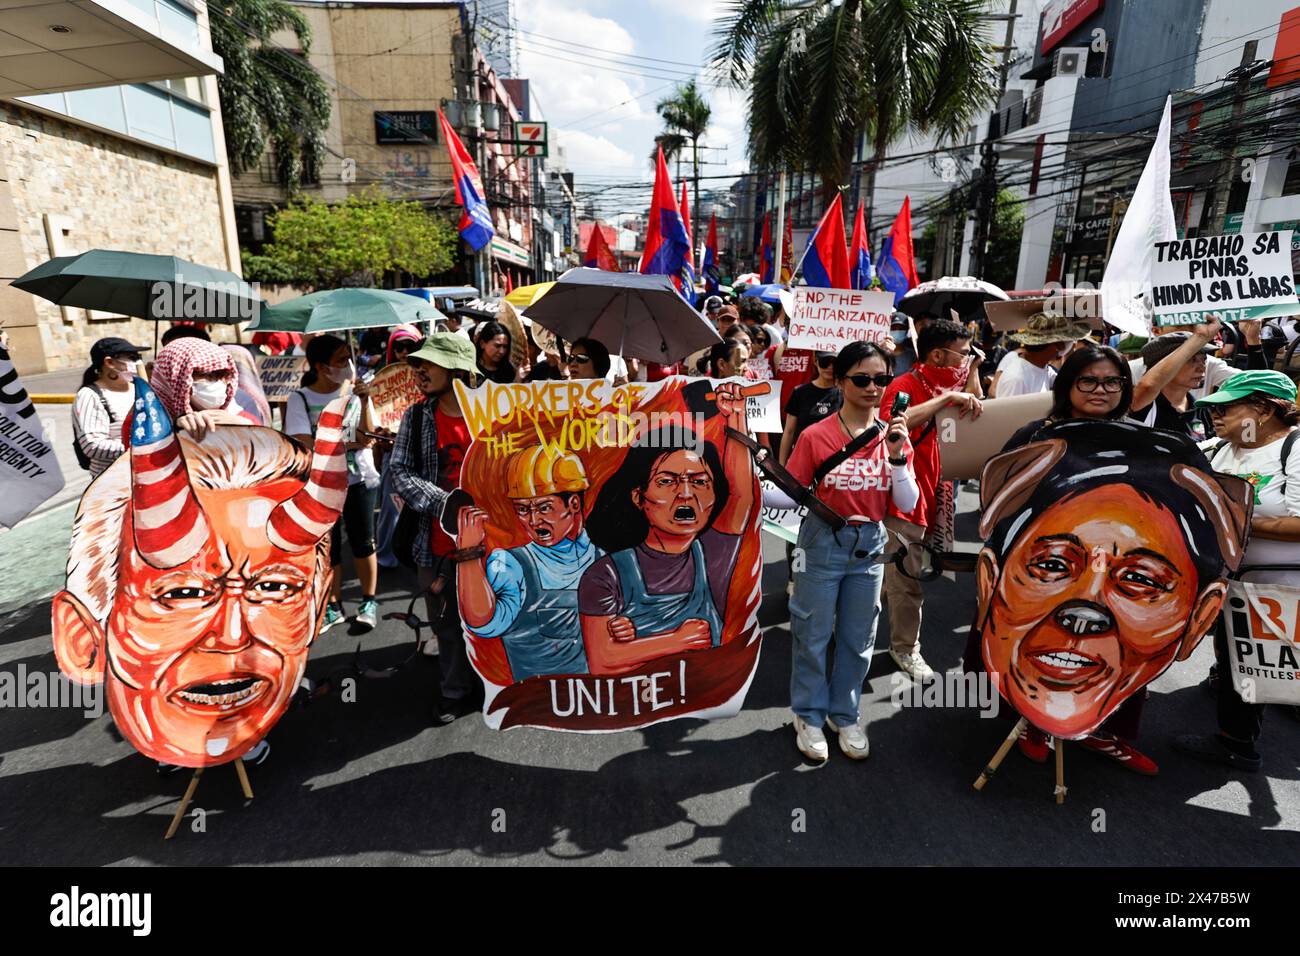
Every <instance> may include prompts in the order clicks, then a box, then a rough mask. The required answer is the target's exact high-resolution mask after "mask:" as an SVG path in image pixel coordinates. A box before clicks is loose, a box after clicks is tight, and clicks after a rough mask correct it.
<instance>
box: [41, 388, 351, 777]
mask: <svg viewBox="0 0 1300 956" xmlns="http://www.w3.org/2000/svg"><path fill="white" fill-rule="evenodd" d="M135 389H136V400H135V411H134V415H133V418H132V423H131V433H130V441H131V448H130V453H129V454H128V455H124V456H123V457H122V458H120V459H119V460H118V461H117V462H116V463H115V464H114V465H113V466H111V467H110V468H109V469H108V470H107V471H105V472H104V473H103V474H102V475H100V476H99V477H98V478H97V479H96V480H95V481H94V482H93V483H92V484H91V486H90V488H89V489H87V491H86V494H85V495H84V497H83V498H82V502H81V506H80V508H79V509H78V512H77V518H76V522H75V524H74V528H73V536H72V545H71V551H70V556H69V560H68V581H67V587H66V589H65V590H63V591H60V592H59V593H58V594H57V595H56V596H55V598H54V603H53V623H54V650H55V656H56V657H57V659H58V661H59V666H60V668H61V669H62V670H63V672H64V673H65V674H67V675H68V676H69V677H70V678H72V679H74V680H77V681H80V682H82V683H86V684H90V683H95V682H98V681H100V680H103V681H104V684H105V689H106V692H107V696H108V702H109V709H110V710H111V711H112V714H113V719H114V721H115V722H116V723H117V726H118V728H119V729H120V730H121V731H122V734H123V736H124V737H126V739H127V740H128V741H129V742H130V743H131V745H132V746H134V747H135V748H136V749H137V750H139V751H140V752H141V753H143V754H145V755H146V756H149V757H152V758H153V759H155V760H158V761H161V762H163V763H167V764H173V765H178V766H183V767H204V766H209V765H214V764H219V763H225V762H227V761H230V760H234V759H237V758H239V757H241V756H242V755H243V754H245V753H246V752H247V751H249V750H250V749H251V748H252V747H254V746H255V745H257V744H258V742H259V741H261V740H262V738H263V737H264V736H265V735H266V733H267V732H268V731H269V730H270V728H271V727H272V726H273V725H274V724H275V722H276V721H277V720H279V718H280V716H281V715H282V714H283V713H284V711H285V709H286V708H287V707H288V704H289V702H290V700H291V698H292V696H293V694H294V692H295V691H296V690H297V688H298V684H299V682H300V680H301V679H302V675H303V671H304V669H305V667H306V662H307V650H308V647H309V646H310V644H311V642H312V639H313V638H314V637H315V635H316V633H317V629H318V627H319V624H320V619H321V616H322V614H323V613H324V609H325V601H326V599H327V597H328V594H329V556H328V538H327V535H328V532H329V529H330V527H331V526H332V525H333V524H334V522H335V520H337V518H338V515H339V513H340V512H341V510H342V507H343V499H344V496H345V494H346V490H347V469H346V464H345V462H344V446H343V442H342V434H341V425H342V403H341V402H339V403H336V405H337V407H336V406H331V407H329V408H327V409H325V411H324V412H322V415H321V423H320V428H319V429H318V431H317V435H316V440H315V449H314V451H313V452H312V453H310V454H309V453H308V452H307V451H305V450H304V449H303V448H301V446H299V445H297V444H296V443H294V442H293V441H291V440H290V439H288V438H285V437H284V436H282V435H279V434H278V433H276V432H274V431H271V430H269V429H265V428H256V427H250V428H218V429H214V430H211V431H209V432H208V433H207V435H205V437H204V438H203V439H202V440H201V441H196V440H194V439H192V438H190V437H189V436H188V435H186V436H184V437H182V436H180V435H178V434H177V433H176V432H175V431H174V430H173V427H172V423H171V421H170V419H169V418H168V417H167V414H166V411H165V410H164V408H163V406H162V403H161V402H159V401H158V398H157V396H156V395H155V394H154V392H153V391H152V390H151V389H150V387H149V386H148V385H147V384H146V383H145V382H144V380H143V379H140V378H137V379H136V380H135ZM322 540H324V542H325V543H324V544H322Z"/></svg>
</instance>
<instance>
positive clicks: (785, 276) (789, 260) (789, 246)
mask: <svg viewBox="0 0 1300 956" xmlns="http://www.w3.org/2000/svg"><path fill="white" fill-rule="evenodd" d="M793 223H794V220H793V219H791V217H790V210H789V209H788V208H787V209H786V211H785V236H784V238H782V240H781V281H782V282H789V281H790V277H791V276H793V275H794V224H793Z"/></svg>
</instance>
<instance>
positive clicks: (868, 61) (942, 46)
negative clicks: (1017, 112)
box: [712, 0, 998, 215]
mask: <svg viewBox="0 0 1300 956" xmlns="http://www.w3.org/2000/svg"><path fill="white" fill-rule="evenodd" d="M983 6H984V3H983V2H982V0H810V2H807V3H804V4H801V5H800V6H799V7H798V8H792V7H790V6H788V4H787V3H785V2H783V0H733V3H732V5H731V11H730V14H729V16H727V17H725V18H724V19H723V20H722V21H721V24H720V26H719V28H718V30H717V31H716V34H715V40H716V42H715V46H714V49H713V52H712V60H713V65H714V66H715V68H717V69H718V70H720V71H721V72H722V73H723V74H724V75H726V76H727V77H728V78H729V79H730V81H731V82H732V83H733V84H734V85H736V86H745V85H746V84H747V85H748V86H749V111H748V117H747V125H748V131H749V150H750V156H751V159H752V160H753V161H754V163H755V165H756V166H758V167H759V168H765V169H772V168H779V167H787V166H789V167H794V168H796V169H810V170H812V171H814V172H816V173H817V175H818V176H819V177H820V179H821V188H822V198H823V200H824V202H826V203H829V202H830V201H831V200H832V199H833V198H834V196H835V193H836V192H837V191H838V190H839V188H840V186H841V185H842V184H844V183H847V182H848V179H849V174H850V172H851V170H852V164H853V154H854V150H855V149H856V146H857V143H858V139H859V137H860V136H862V135H863V134H864V133H865V134H866V136H867V142H868V144H869V146H870V148H871V160H870V162H869V164H868V186H867V194H866V197H865V199H864V205H865V206H866V209H867V211H868V215H870V210H871V202H872V199H873V194H874V191H875V174H876V169H877V168H878V167H879V166H880V164H881V162H882V161H883V160H884V158H885V150H886V149H888V147H889V144H890V143H892V142H893V141H894V140H895V139H897V138H898V137H899V136H900V135H902V134H903V133H904V132H906V131H907V130H909V129H913V130H916V131H918V132H923V133H934V134H936V135H937V136H938V137H939V138H940V139H956V138H957V137H959V136H962V135H964V134H965V132H966V130H967V129H968V128H969V127H970V125H971V124H972V123H973V122H974V121H975V120H976V118H977V117H978V116H979V115H980V114H981V113H982V112H983V111H984V110H986V109H988V108H989V106H990V105H991V104H992V103H993V101H994V99H995V98H996V96H997V90H998V82H997V74H996V71H995V69H994V60H993V53H992V48H991V47H990V46H989V45H988V44H987V43H986V42H985V41H984V40H983V39H982V31H981V30H980V22H979V21H980V16H981V12H982V8H983Z"/></svg>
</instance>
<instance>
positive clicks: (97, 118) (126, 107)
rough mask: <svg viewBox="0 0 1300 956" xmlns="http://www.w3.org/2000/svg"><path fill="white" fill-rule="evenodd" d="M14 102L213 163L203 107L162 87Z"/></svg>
mask: <svg viewBox="0 0 1300 956" xmlns="http://www.w3.org/2000/svg"><path fill="white" fill-rule="evenodd" d="M18 99H19V102H23V103H30V104H31V105H32V106H36V107H39V108H41V109H43V110H49V111H50V112H52V113H60V114H62V115H64V116H67V117H69V118H70V119H74V120H78V121H80V122H83V123H88V124H91V125H94V126H98V127H101V128H103V129H107V130H111V131H113V132H116V133H122V134H123V135H126V136H130V137H132V138H134V139H139V140H144V141H145V142H146V143H153V144H154V145H156V146H162V147H164V148H166V149H172V150H175V151H176V152H178V153H184V154H185V155H187V156H193V157H195V158H197V159H202V160H205V161H207V162H209V163H215V162H216V161H217V154H216V149H215V147H214V144H213V141H212V119H211V116H210V115H209V111H208V109H207V107H205V106H202V105H200V104H198V103H191V102H189V101H188V100H185V99H182V98H181V97H180V96H177V95H175V94H174V93H172V92H170V91H169V90H168V89H167V88H165V87H163V86H162V85H161V84H160V85H153V84H144V83H136V84H133V85H131V86H102V87H98V88H96V89H91V90H73V91H71V92H68V93H43V94H41V95H39V96H24V97H19V98H18Z"/></svg>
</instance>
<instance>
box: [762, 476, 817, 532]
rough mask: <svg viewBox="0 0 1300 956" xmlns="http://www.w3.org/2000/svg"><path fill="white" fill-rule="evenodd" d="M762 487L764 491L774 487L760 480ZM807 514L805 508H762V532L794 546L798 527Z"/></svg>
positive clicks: (764, 480)
mask: <svg viewBox="0 0 1300 956" xmlns="http://www.w3.org/2000/svg"><path fill="white" fill-rule="evenodd" d="M762 486H763V488H764V490H766V489H768V488H774V487H775V485H773V484H772V482H770V481H768V480H767V479H766V478H764V479H762ZM807 513H808V509H807V508H764V509H763V530H764V531H766V532H767V533H768V534H771V535H775V536H776V537H778V538H780V539H781V540H782V541H788V542H790V543H791V544H796V543H798V541H799V525H800V524H801V523H802V522H803V517H804V515H806V514H807Z"/></svg>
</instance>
